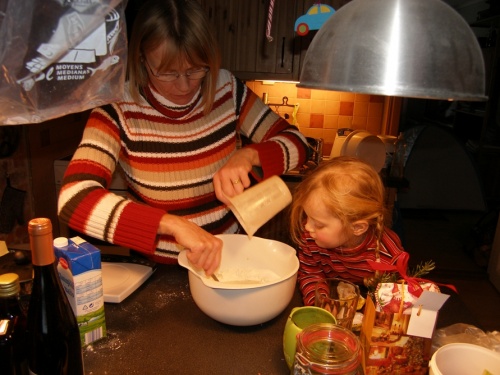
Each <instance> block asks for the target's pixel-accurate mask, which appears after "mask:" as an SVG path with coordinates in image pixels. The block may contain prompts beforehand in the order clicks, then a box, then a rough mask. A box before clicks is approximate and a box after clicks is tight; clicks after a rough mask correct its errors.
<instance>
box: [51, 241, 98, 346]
mask: <svg viewBox="0 0 500 375" xmlns="http://www.w3.org/2000/svg"><path fill="white" fill-rule="evenodd" d="M54 251H55V254H56V257H57V259H58V263H57V271H58V272H59V278H60V279H61V284H62V286H63V288H64V290H65V292H66V295H67V297H68V300H69V303H70V304H71V307H72V308H73V312H74V313H75V316H76V319H77V322H78V327H79V328H80V337H81V341H82V346H87V345H89V344H91V343H93V342H94V341H97V340H99V339H101V338H103V337H105V336H106V320H105V316H104V294H103V286H102V270H101V252H100V251H99V249H98V248H96V247H94V246H93V245H92V244H90V243H88V242H86V241H85V240H83V239H82V238H80V237H73V238H71V239H66V238H64V237H59V238H56V239H55V240H54Z"/></svg>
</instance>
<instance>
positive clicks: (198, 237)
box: [158, 214, 222, 276]
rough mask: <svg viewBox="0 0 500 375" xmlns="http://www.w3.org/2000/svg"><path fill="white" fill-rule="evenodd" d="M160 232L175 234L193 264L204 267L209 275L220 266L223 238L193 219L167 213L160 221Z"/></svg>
mask: <svg viewBox="0 0 500 375" xmlns="http://www.w3.org/2000/svg"><path fill="white" fill-rule="evenodd" d="M158 234H167V235H171V236H173V237H174V238H175V240H176V241H177V243H179V245H181V246H183V247H185V248H186V249H187V250H188V252H187V254H186V255H187V258H188V260H189V261H190V262H191V264H193V266H195V267H198V268H202V269H203V270H204V271H205V274H206V275H207V276H211V275H212V274H213V273H214V272H215V270H216V269H217V267H219V264H220V260H221V251H222V240H221V239H220V238H217V237H215V236H214V235H212V234H210V233H208V232H207V231H205V230H203V229H202V228H200V227H199V226H198V225H196V224H194V223H192V222H191V221H189V220H186V219H184V218H183V217H181V216H175V215H170V214H165V215H163V217H162V219H161V221H160V227H159V228H158Z"/></svg>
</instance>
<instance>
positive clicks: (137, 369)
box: [84, 265, 477, 375]
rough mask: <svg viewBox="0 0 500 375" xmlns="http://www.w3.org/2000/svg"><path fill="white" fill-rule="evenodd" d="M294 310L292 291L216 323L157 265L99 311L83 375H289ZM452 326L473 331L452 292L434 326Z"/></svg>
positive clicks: (183, 280)
mask: <svg viewBox="0 0 500 375" xmlns="http://www.w3.org/2000/svg"><path fill="white" fill-rule="evenodd" d="M443 292H444V293H447V294H448V292H449V291H448V290H443ZM300 305H302V302H301V298H300V293H299V291H298V290H296V291H295V294H294V295H293V298H292V300H291V302H290V304H289V305H288V307H287V308H286V309H285V310H284V311H283V312H282V313H281V314H280V315H279V316H277V317H276V318H274V319H273V320H271V321H269V322H267V323H264V324H260V325H257V326H252V327H235V326H230V325H226V324H222V323H219V322H217V321H215V320H213V319H212V318H210V317H208V316H207V315H205V314H204V313H203V312H202V311H201V310H200V309H199V308H198V307H197V306H196V304H195V303H194V301H193V299H192V298H191V294H190V291H189V285H188V276H187V271H186V270H185V269H184V268H182V267H180V266H166V265H158V267H157V269H156V271H155V272H154V273H153V275H152V276H151V277H150V278H149V279H148V280H147V281H146V282H145V283H144V284H143V285H142V286H141V287H140V288H139V289H138V290H136V291H135V292H134V293H133V294H132V295H130V296H129V297H128V298H127V299H126V300H125V301H123V302H121V303H119V304H111V303H107V304H106V305H105V313H106V325H107V330H108V336H107V337H106V338H105V339H102V340H100V341H98V342H96V343H94V344H92V345H90V346H89V347H87V348H85V349H84V362H85V370H86V374H87V375H91V374H92V375H100V374H110V375H113V374H120V375H125V374H127V375H129V374H190V375H196V374H204V375H205V374H239V375H240V374H241V375H246V374H254V375H258V374H261V375H280V374H289V371H288V368H287V366H286V363H285V360H284V356H283V351H282V335H283V331H284V328H285V323H286V320H287V317H288V314H289V313H290V311H291V309H292V308H293V307H295V306H300ZM454 323H468V324H473V325H476V326H477V322H474V321H471V314H469V313H468V312H467V310H466V308H465V307H464V306H463V304H462V302H461V301H460V299H459V298H458V296H457V295H454V294H452V295H451V297H450V298H449V299H448V301H447V302H446V303H445V305H444V307H443V309H442V310H441V312H440V315H439V318H438V322H437V327H438V328H439V327H447V326H448V325H451V324H454Z"/></svg>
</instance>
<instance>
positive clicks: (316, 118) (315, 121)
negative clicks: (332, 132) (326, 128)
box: [309, 113, 325, 128]
mask: <svg viewBox="0 0 500 375" xmlns="http://www.w3.org/2000/svg"><path fill="white" fill-rule="evenodd" d="M324 117H325V116H324V115H323V114H319V113H311V118H310V122H309V127H310V128H322V127H323V122H324Z"/></svg>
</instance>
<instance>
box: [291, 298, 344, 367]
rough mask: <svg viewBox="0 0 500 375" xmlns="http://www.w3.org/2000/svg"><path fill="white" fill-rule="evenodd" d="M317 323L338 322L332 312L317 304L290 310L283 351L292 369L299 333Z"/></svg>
mask: <svg viewBox="0 0 500 375" xmlns="http://www.w3.org/2000/svg"><path fill="white" fill-rule="evenodd" d="M316 323H333V324H336V323H337V321H336V319H335V317H334V316H333V315H332V314H331V313H330V312H328V311H326V310H324V309H322V308H320V307H315V306H303V307H295V308H293V309H292V311H291V312H290V315H289V316H288V319H287V321H286V324H285V332H284V333H283V353H284V354H285V361H286V364H287V365H288V367H289V368H290V369H291V368H292V366H293V361H294V359H295V350H296V349H297V335H298V334H299V333H300V332H302V330H303V329H304V328H306V327H309V326H310V325H311V324H316Z"/></svg>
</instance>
